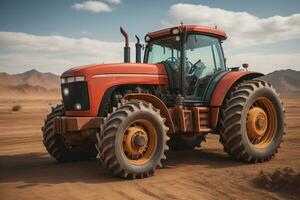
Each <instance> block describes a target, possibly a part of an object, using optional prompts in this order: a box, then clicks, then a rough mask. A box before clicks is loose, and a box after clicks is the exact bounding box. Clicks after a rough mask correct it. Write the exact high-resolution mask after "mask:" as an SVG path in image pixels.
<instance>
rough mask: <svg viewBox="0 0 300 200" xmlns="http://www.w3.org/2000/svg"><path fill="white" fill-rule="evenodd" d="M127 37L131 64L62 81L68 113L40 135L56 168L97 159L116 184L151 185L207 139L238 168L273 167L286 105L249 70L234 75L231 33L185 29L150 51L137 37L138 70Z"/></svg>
mask: <svg viewBox="0 0 300 200" xmlns="http://www.w3.org/2000/svg"><path fill="white" fill-rule="evenodd" d="M120 30H121V33H122V35H123V36H124V38H125V47H124V62H123V63H113V64H93V65H87V66H82V67H76V68H72V69H69V70H67V71H65V72H64V73H63V74H62V75H61V94H62V104H61V105H57V106H56V107H52V111H51V113H49V114H48V115H47V117H46V119H45V124H44V126H43V128H42V132H43V143H44V146H45V147H46V150H47V151H48V153H49V154H50V155H51V156H52V157H53V158H55V159H56V160H57V161H58V162H68V161H79V160H87V159H95V158H96V157H97V156H98V155H99V158H100V159H99V160H100V161H101V163H102V164H103V165H104V166H105V168H107V169H108V171H110V172H111V173H112V174H114V175H116V176H119V177H123V178H131V179H135V178H145V177H149V176H151V175H153V174H154V173H155V171H156V169H157V168H159V167H162V161H163V160H165V159H166V152H167V151H168V150H169V149H170V150H192V149H194V148H196V147H199V146H200V144H201V143H202V142H203V141H205V138H206V136H207V134H209V133H211V134H217V135H219V137H220V142H221V144H222V145H223V146H224V151H225V152H226V153H228V154H229V156H230V157H231V158H233V159H235V160H237V161H242V162H246V163H257V162H265V161H269V160H270V159H271V158H272V157H274V155H275V154H276V153H277V150H278V148H279V147H280V143H281V141H282V137H283V134H284V125H285V123H284V109H283V106H282V102H281V100H280V98H279V95H278V94H277V93H276V91H275V90H274V88H273V87H272V86H271V85H270V84H269V83H267V82H265V81H262V80H260V79H259V77H261V76H263V74H261V73H258V72H252V71H248V69H247V68H248V64H243V65H242V66H243V68H242V67H232V68H229V67H227V66H226V59H225V57H224V52H223V49H222V42H223V41H224V40H226V38H227V36H226V33H225V32H224V31H222V30H220V29H218V28H216V27H215V28H210V27H204V26H199V25H184V24H181V25H178V26H175V27H172V28H166V29H163V30H159V31H155V32H150V33H148V34H146V36H145V38H144V39H145V44H144V45H142V44H141V43H140V39H139V38H138V37H137V36H136V38H137V42H136V44H135V49H136V54H135V57H136V61H135V62H130V46H129V40H128V34H127V33H126V31H125V30H124V29H123V28H122V27H120ZM142 50H144V58H143V61H142V58H141V55H142ZM104 51H105V50H104ZM186 152H187V153H188V152H190V151H186Z"/></svg>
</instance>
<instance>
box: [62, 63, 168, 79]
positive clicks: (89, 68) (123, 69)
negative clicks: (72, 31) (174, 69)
mask: <svg viewBox="0 0 300 200" xmlns="http://www.w3.org/2000/svg"><path fill="white" fill-rule="evenodd" d="M128 73H130V74H160V75H166V74H167V73H166V70H165V67H164V65H163V64H144V63H111V64H92V65H85V66H80V67H75V68H71V69H69V70H67V71H65V72H64V73H63V74H62V75H61V77H70V76H85V77H92V76H94V75H98V74H128Z"/></svg>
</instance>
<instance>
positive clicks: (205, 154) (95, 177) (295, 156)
mask: <svg viewBox="0 0 300 200" xmlns="http://www.w3.org/2000/svg"><path fill="white" fill-rule="evenodd" d="M56 102H59V100H55V99H54V100H31V101H30V100H14V101H12V100H0V128H1V130H0V199H5V200H9V199H122V200H124V199H130V200H131V199H143V200H147V199H197V200H199V199H256V200H258V199H297V196H295V195H294V194H292V193H291V192H288V193H284V192H281V191H280V190H272V189H270V190H267V189H263V188H261V187H259V186H257V184H255V183H254V179H255V178H256V177H257V176H259V174H260V173H261V171H262V170H263V171H265V172H268V173H269V172H272V171H274V170H277V169H283V168H286V167H289V168H291V169H292V170H294V171H295V172H296V173H299V172H300V131H299V130H300V114H299V113H300V105H299V103H300V99H289V100H285V101H284V102H285V106H286V110H287V131H286V132H287V134H286V135H285V138H284V143H283V144H282V148H281V149H280V151H279V153H278V154H277V155H276V157H275V158H274V159H273V160H272V161H270V162H267V163H262V164H250V165H247V164H243V163H238V162H235V161H233V160H231V159H230V158H229V157H228V156H227V155H226V154H225V153H223V150H222V146H221V145H220V144H219V143H218V137H217V136H215V135H210V136H209V137H208V138H207V142H206V143H204V144H203V145H202V147H201V148H200V149H196V150H193V151H182V152H170V153H169V154H168V159H167V161H165V162H164V167H163V169H160V170H157V173H156V175H155V176H153V177H150V178H147V179H142V180H140V179H139V180H123V179H120V178H116V177H114V176H112V175H111V174H110V173H109V172H107V171H106V170H105V169H104V167H103V166H102V165H101V163H100V161H99V160H94V161H85V162H76V163H66V164H58V163H56V162H55V161H54V160H53V159H52V158H51V157H49V155H48V154H47V152H46V150H45V149H44V147H43V144H42V138H41V126H42V123H43V119H44V116H45V114H46V113H47V112H48V111H49V110H50V109H49V108H50V105H51V104H54V103H56ZM16 104H20V105H21V106H22V110H21V111H19V112H11V111H10V109H11V107H12V106H13V105H16ZM298 198H299V197H298Z"/></svg>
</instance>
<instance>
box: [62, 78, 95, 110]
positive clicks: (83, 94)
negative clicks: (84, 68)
mask: <svg viewBox="0 0 300 200" xmlns="http://www.w3.org/2000/svg"><path fill="white" fill-rule="evenodd" d="M65 88H67V89H68V90H69V92H68V95H66V94H64V90H65ZM61 94H62V97H63V102H64V106H65V109H66V111H77V110H78V109H76V105H78V104H80V107H81V108H80V109H79V110H82V111H87V110H89V109H90V103H89V93H88V87H87V82H84V81H81V82H73V83H65V84H62V85H61ZM79 110H78V111H79Z"/></svg>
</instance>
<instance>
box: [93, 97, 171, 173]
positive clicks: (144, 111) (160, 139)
mask: <svg viewBox="0 0 300 200" xmlns="http://www.w3.org/2000/svg"><path fill="white" fill-rule="evenodd" d="M167 131H168V128H167V127H166V125H165V118H163V117H162V116H161V115H160V112H159V110H158V109H156V108H154V107H153V106H152V104H151V103H148V102H144V101H133V100H131V101H129V102H127V103H125V104H123V105H120V106H119V107H118V108H117V109H116V110H115V111H114V112H113V113H112V114H111V115H110V116H109V117H108V119H107V121H106V123H105V124H104V126H103V128H102V131H101V133H100V136H99V137H98V140H99V141H98V147H99V154H100V158H101V160H102V162H103V163H104V165H105V166H106V167H107V168H108V170H110V171H111V172H112V173H113V174H114V175H117V176H120V177H124V178H133V179H134V178H144V177H148V176H150V175H153V174H154V172H155V170H156V168H157V167H158V166H159V167H161V166H162V163H161V161H162V160H163V159H166V156H165V151H167V150H168V146H167V140H168V139H169V137H168V136H167Z"/></svg>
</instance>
